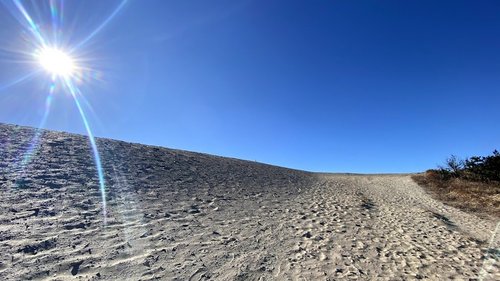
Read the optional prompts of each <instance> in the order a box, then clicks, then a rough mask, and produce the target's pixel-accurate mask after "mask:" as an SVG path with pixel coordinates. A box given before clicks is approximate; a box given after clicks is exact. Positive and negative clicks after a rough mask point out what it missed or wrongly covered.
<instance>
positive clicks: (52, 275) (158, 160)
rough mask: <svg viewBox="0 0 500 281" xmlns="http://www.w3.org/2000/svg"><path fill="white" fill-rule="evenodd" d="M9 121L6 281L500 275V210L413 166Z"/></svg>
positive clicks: (1, 183) (0, 267)
mask: <svg viewBox="0 0 500 281" xmlns="http://www.w3.org/2000/svg"><path fill="white" fill-rule="evenodd" d="M33 135H34V131H33V130H32V129H29V128H24V127H19V126H12V125H0V140H1V148H0V157H1V159H2V160H1V161H0V163H1V164H0V188H1V190H2V192H1V193H0V194H1V195H0V196H1V200H0V204H1V206H0V210H2V211H1V212H0V221H1V224H0V251H1V252H2V253H3V254H2V255H1V257H0V277H1V278H2V279H3V280H209V279H211V280H343V279H354V278H357V279H362V280H374V279H376V280H413V279H422V280H444V279H451V278H454V279H457V280H464V279H465V280H468V279H478V278H484V280H498V279H500V273H499V269H498V247H499V239H498V236H496V238H495V237H494V238H493V239H491V238H492V231H493V230H494V229H495V226H496V225H495V221H491V220H487V219H483V218H478V217H476V216H473V215H470V214H466V213H464V212H462V211H460V210H457V209H454V208H452V207H448V206H446V205H443V204H442V203H440V202H437V201H435V200H434V199H432V198H431V197H430V196H429V195H427V194H426V193H425V192H424V191H423V190H422V189H421V188H420V187H419V186H417V185H416V184H415V183H414V182H413V181H412V180H411V178H410V176H409V175H344V174H314V173H308V172H303V171H297V170H291V169H285V168H280V167H275V166H270V165H264V164H259V163H255V162H249V161H242V160H237V159H231V158H224V157H216V156H211V155H206V154H200V153H192V152H187V151H179V150H172V149H165V148H159V147H150V146H144V145H139V144H130V143H125V142H119V141H112V140H106V139H99V140H98V146H99V149H100V152H101V155H102V159H103V167H104V170H105V175H106V183H107V199H108V202H107V203H108V220H107V225H106V226H104V225H103V218H102V207H101V202H100V194H99V190H98V182H97V177H96V171H95V168H94V165H93V160H92V158H91V154H90V153H89V145H88V141H87V139H86V138H85V137H84V136H78V135H71V134H66V133H60V132H50V131H44V132H43V134H42V141H41V143H40V145H39V146H38V149H37V150H36V153H35V154H33V155H32V159H31V161H29V162H28V163H27V165H26V166H25V167H20V166H19V165H18V163H19V162H20V159H21V157H22V155H23V151H25V149H26V147H29V145H30V139H31V138H32V136H33Z"/></svg>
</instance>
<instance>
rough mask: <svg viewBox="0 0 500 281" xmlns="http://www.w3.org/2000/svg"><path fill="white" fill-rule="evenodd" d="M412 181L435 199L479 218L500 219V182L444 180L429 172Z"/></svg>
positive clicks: (415, 176) (416, 176) (432, 171)
mask: <svg viewBox="0 0 500 281" xmlns="http://www.w3.org/2000/svg"><path fill="white" fill-rule="evenodd" d="M412 178H413V180H414V181H415V182H417V183H418V184H419V185H421V186H423V187H425V188H426V190H427V191H428V192H429V193H430V194H431V195H432V196H433V197H434V198H436V199H439V200H441V201H443V202H444V203H446V204H448V205H450V206H453V207H456V208H460V209H462V210H465V211H468V212H473V213H475V214H477V215H480V216H489V217H496V218H499V217H500V182H488V183H485V182H476V181H469V180H465V179H461V178H449V179H446V178H444V177H443V176H442V175H441V174H439V172H437V171H434V170H429V171H427V172H425V173H422V174H417V175H414V176H413V177H412Z"/></svg>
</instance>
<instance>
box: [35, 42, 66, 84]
mask: <svg viewBox="0 0 500 281" xmlns="http://www.w3.org/2000/svg"><path fill="white" fill-rule="evenodd" d="M37 59H38V62H39V63H40V64H41V65H42V66H43V68H45V70H47V71H48V72H49V73H51V74H52V75H56V76H63V77H68V76H71V74H73V71H74V70H75V64H74V62H73V60H72V59H71V57H70V56H68V55H67V54H66V53H64V52H63V51H61V50H59V49H55V48H44V49H42V50H40V51H39V52H38V53H37Z"/></svg>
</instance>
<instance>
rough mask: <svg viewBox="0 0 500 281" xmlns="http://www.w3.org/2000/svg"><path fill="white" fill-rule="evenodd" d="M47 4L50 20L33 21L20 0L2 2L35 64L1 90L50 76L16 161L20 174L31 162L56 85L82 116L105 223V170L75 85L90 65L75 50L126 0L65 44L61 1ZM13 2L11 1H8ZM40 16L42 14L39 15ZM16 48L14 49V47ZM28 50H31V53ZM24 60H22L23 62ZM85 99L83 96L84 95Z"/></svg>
mask: <svg viewBox="0 0 500 281" xmlns="http://www.w3.org/2000/svg"><path fill="white" fill-rule="evenodd" d="M47 3H48V4H49V9H48V10H45V12H48V13H50V15H48V16H49V17H46V18H50V22H43V20H41V21H40V22H37V21H35V19H34V17H33V16H32V15H31V14H30V13H29V12H28V11H29V10H28V9H27V8H26V7H25V6H24V5H23V3H22V2H21V1H19V0H13V1H12V2H7V3H5V6H6V8H7V9H8V10H9V12H10V13H11V15H12V16H13V17H14V18H15V19H17V21H18V22H19V24H20V25H21V26H22V27H23V29H24V31H26V34H28V35H29V36H28V37H29V38H28V41H29V42H28V43H29V44H28V45H29V46H31V47H32V48H33V49H32V50H21V51H18V52H19V53H21V54H23V55H24V56H26V61H27V62H31V63H32V64H33V66H35V70H34V71H33V72H30V73H28V74H26V75H23V76H21V78H18V79H15V80H14V81H13V82H10V83H7V84H5V85H0V90H5V89H7V88H10V87H13V86H15V85H18V84H20V83H26V82H27V81H29V80H31V79H34V78H35V77H37V76H38V77H39V76H40V74H41V73H46V74H48V77H49V81H48V82H49V85H50V86H49V89H48V91H44V92H46V95H47V96H46V102H45V108H44V113H43V117H42V119H41V120H40V123H39V129H38V130H37V132H36V133H35V135H34V136H33V138H32V140H31V142H30V144H29V145H28V147H27V149H26V151H25V153H24V155H23V157H22V159H20V162H19V165H18V167H19V169H20V170H21V171H20V172H21V174H22V173H23V171H24V169H25V168H26V166H27V164H28V163H29V162H30V160H31V158H32V157H33V155H34V154H35V152H36V150H37V148H38V146H39V143H40V138H41V135H42V131H41V128H44V127H45V124H46V121H47V118H48V116H49V114H50V110H51V108H52V99H53V95H54V92H55V90H56V89H59V90H60V91H64V92H66V93H68V94H69V95H70V96H71V98H72V99H73V101H74V104H75V106H76V109H77V111H78V113H79V115H80V117H81V120H82V123H83V125H84V127H85V131H86V133H87V135H88V138H89V143H90V147H91V150H92V156H93V159H94V164H95V167H96V170H97V177H98V179H99V191H100V194H101V200H102V214H103V222H104V225H106V219H107V207H106V184H105V180H104V171H103V168H102V164H101V158H100V154H99V150H98V147H97V143H96V140H95V138H94V133H93V132H92V128H91V126H90V123H89V120H88V119H87V116H86V113H85V111H84V108H83V107H82V103H81V101H80V100H82V99H83V96H82V93H81V91H80V89H79V87H78V86H77V82H80V81H81V79H80V78H81V77H82V76H84V73H82V71H83V70H88V69H89V66H82V65H79V63H78V56H76V55H75V53H76V52H77V51H78V50H79V49H81V48H83V47H84V46H85V45H86V44H87V43H88V42H89V41H90V40H92V39H93V38H94V37H95V35H96V34H97V33H99V32H100V31H101V30H102V29H104V27H105V26H106V25H107V24H108V23H109V22H110V21H111V20H112V19H113V18H114V17H115V16H116V15H117V14H118V12H119V11H120V10H122V9H123V7H124V6H125V4H126V3H127V1H126V0H123V1H121V2H120V4H119V5H118V6H117V8H115V9H114V10H113V12H112V13H111V14H110V15H109V16H108V17H106V19H105V20H104V21H103V22H102V23H101V24H99V25H98V26H97V28H96V29H95V30H93V31H91V32H89V33H88V35H87V36H85V37H83V38H84V39H83V40H81V41H79V43H77V44H74V45H73V46H66V45H64V44H62V42H63V40H62V39H63V38H64V35H65V33H64V32H63V31H64V26H63V23H64V22H63V19H64V18H63V15H64V14H63V3H64V2H63V1H55V0H50V1H49V2H47ZM11 4H13V5H11ZM34 9H35V11H36V13H34V14H35V15H38V16H39V17H40V14H42V13H43V12H44V10H41V9H40V10H39V9H37V5H36V4H34ZM40 18H43V17H40ZM16 51H17V50H16ZM28 54H31V55H30V56H29V55H28ZM26 61H23V62H26ZM83 101H85V99H83Z"/></svg>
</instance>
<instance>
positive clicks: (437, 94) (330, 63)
mask: <svg viewBox="0 0 500 281" xmlns="http://www.w3.org/2000/svg"><path fill="white" fill-rule="evenodd" d="M1 3H2V4H3V5H1V6H0V38H1V39H0V46H2V47H0V122H5V123H14V124H20V125H28V126H39V124H40V120H41V118H42V116H43V114H44V102H45V97H46V93H47V84H48V80H49V79H48V77H47V75H43V74H39V75H37V76H35V77H33V78H30V79H27V80H25V81H22V82H20V83H12V82H13V81H16V79H18V78H20V77H22V76H23V75H26V74H27V73H30V72H32V71H34V70H36V69H37V68H39V66H38V65H36V63H33V62H30V56H29V54H30V53H31V52H33V50H32V49H33V46H32V45H30V42H29V40H30V39H29V38H30V36H29V34H28V35H27V34H26V29H25V27H24V26H23V25H22V24H20V21H18V20H16V13H15V12H16V10H15V6H14V5H12V3H11V2H10V1H5V0H4V1H2V2H1ZM22 3H23V4H24V6H25V7H26V10H27V11H28V13H29V14H30V15H31V16H32V17H33V20H34V21H35V22H37V23H38V25H39V26H40V30H41V31H42V34H46V35H47V36H48V35H50V34H51V30H52V29H51V28H52V26H51V20H50V19H51V18H50V9H48V4H47V3H48V2H47V3H42V2H22ZM119 4H120V2H119V1H114V2H113V1H78V2H77V1H68V2H65V3H64V5H62V6H61V5H59V6H58V7H59V8H61V9H60V11H59V12H60V14H61V15H63V17H62V22H61V29H60V30H61V33H60V36H59V38H61V40H59V42H60V44H61V48H71V46H74V45H76V44H78V43H79V42H80V41H81V40H83V39H84V38H86V37H87V36H88V35H89V34H91V33H92V32H93V31H94V30H96V28H98V26H99V25H100V23H102V22H104V21H105V20H106V19H107V18H108V16H109V15H110V14H111V13H112V12H113V11H114V9H115V8H116V7H117V6H119ZM499 14H500V2H498V1H166V0H165V1H163V0H158V1H152V0H150V1H133V0H132V1H128V2H126V4H125V5H124V6H123V8H122V9H121V10H120V11H119V12H118V13H117V14H116V15H115V16H114V17H113V18H111V19H110V21H109V23H108V24H106V25H105V26H104V27H103V28H102V30H100V31H99V32H98V33H97V34H96V35H95V36H93V37H92V38H91V40H89V41H88V43H87V44H85V45H84V46H82V47H80V48H78V49H77V50H75V51H74V53H72V55H73V56H75V58H77V60H78V63H79V64H82V65H85V67H87V68H89V69H90V70H91V71H88V72H87V73H86V76H85V78H84V79H82V81H81V82H79V84H78V87H79V88H80V90H81V93H82V95H83V96H84V97H85V99H86V100H87V102H88V103H85V105H84V109H85V111H86V112H87V114H88V117H89V123H90V126H91V127H92V129H93V131H94V133H95V135H96V136H99V137H106V138H113V139H120V140H125V141H130V142H138V143H145V144H154V145H160V146H165V147H170V148H178V149H185V150H192V151H198V152H205V153H210V154H216V155H222V156H230V157H236V158H242V159H248V160H256V161H259V162H265V163H270V164H275V165H280V166H286V167H291V168H297V169H304V170H309V171H325V172H363V173H376V172H415V171H422V170H425V169H428V168H433V167H435V166H436V165H437V164H441V163H442V162H443V160H444V159H445V158H446V157H447V156H449V155H450V154H456V155H459V156H470V155H485V154H488V153H490V152H491V151H493V149H495V148H497V149H498V148H500V129H499V125H498V124H499V120H500V110H499V107H500V83H499V81H500V80H499V78H500V51H499V50H500V17H499V16H498V15H499ZM17 16H18V15H17ZM44 127H45V128H48V129H55V130H63V131H69V132H74V133H82V134H85V129H84V127H83V124H82V121H81V118H80V116H79V114H78V111H77V109H76V107H75V105H74V103H73V101H72V100H71V97H70V96H69V95H68V94H66V93H64V91H63V90H60V91H57V92H56V94H55V95H54V100H53V106H52V108H51V111H50V112H49V115H48V119H47V122H46V124H45V125H44Z"/></svg>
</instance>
